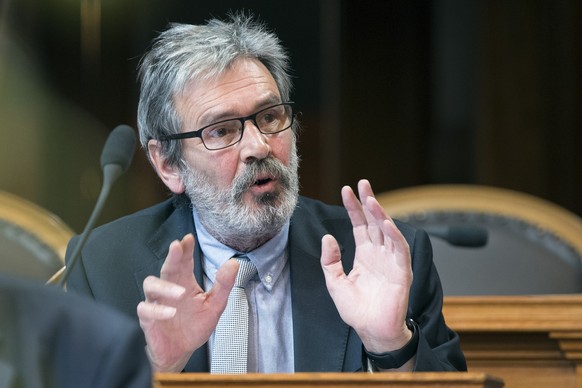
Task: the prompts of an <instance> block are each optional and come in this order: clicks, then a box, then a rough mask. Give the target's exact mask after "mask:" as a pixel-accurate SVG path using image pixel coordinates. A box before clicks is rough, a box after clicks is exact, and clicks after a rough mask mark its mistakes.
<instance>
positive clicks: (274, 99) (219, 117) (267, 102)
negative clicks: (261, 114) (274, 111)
mask: <svg viewBox="0 0 582 388" xmlns="http://www.w3.org/2000/svg"><path fill="white" fill-rule="evenodd" d="M281 103H282V101H281V97H279V96H277V95H270V96H268V97H267V98H265V99H264V100H262V101H260V102H259V103H257V104H256V105H255V107H254V109H253V112H257V111H260V110H261V109H264V108H267V107H269V106H271V105H276V104H281ZM237 117H241V116H240V114H239V113H238V112H234V111H222V112H220V113H218V114H213V113H208V114H204V115H202V116H201V117H200V120H199V122H200V123H205V124H200V125H201V126H206V125H211V124H212V123H217V122H220V121H224V120H229V119H235V118H237Z"/></svg>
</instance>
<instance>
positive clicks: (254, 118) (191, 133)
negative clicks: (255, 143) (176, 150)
mask: <svg viewBox="0 0 582 388" xmlns="http://www.w3.org/2000/svg"><path fill="white" fill-rule="evenodd" d="M293 104H294V102H293V101H289V102H282V103H280V104H275V105H270V106H268V107H266V108H263V109H261V110H259V111H258V112H255V113H253V114H251V115H248V116H245V117H234V118H232V119H226V120H220V121H217V122H215V123H212V124H209V125H206V126H204V127H202V128H200V129H198V130H196V131H188V132H181V133H175V134H172V135H165V136H162V137H160V139H159V140H161V141H170V140H180V139H192V138H195V137H199V138H200V140H201V141H202V144H203V145H204V147H205V148H206V149H207V150H209V151H217V150H222V149H225V148H228V147H231V146H233V145H235V144H236V143H238V142H240V141H241V139H242V137H243V135H244V132H245V122H247V121H248V120H251V121H252V122H253V124H254V125H255V127H256V128H257V129H258V130H259V132H261V133H262V134H264V135H274V134H276V133H280V132H283V131H285V130H287V129H289V128H291V127H292V126H293V122H294V121H295V115H294V114H293ZM277 106H286V107H289V109H290V110H291V117H290V118H291V122H290V123H289V125H288V126H286V127H284V128H282V129H280V130H278V131H276V132H263V131H262V130H261V128H259V125H258V124H257V116H258V115H260V114H261V113H263V112H264V111H266V110H269V109H272V108H275V107H277ZM233 120H238V121H240V123H241V127H242V129H241V132H240V137H239V139H238V140H237V141H235V142H234V143H232V144H229V145H227V146H224V147H220V148H208V146H207V145H206V143H204V139H203V138H202V132H203V131H204V130H205V129H206V128H209V127H213V126H215V125H217V124H220V123H225V122H228V121H233Z"/></svg>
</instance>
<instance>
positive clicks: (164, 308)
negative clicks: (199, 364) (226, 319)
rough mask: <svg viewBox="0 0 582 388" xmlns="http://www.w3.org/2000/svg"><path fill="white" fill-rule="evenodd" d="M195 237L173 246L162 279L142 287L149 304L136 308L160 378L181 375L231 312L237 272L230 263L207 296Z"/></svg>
mask: <svg viewBox="0 0 582 388" xmlns="http://www.w3.org/2000/svg"><path fill="white" fill-rule="evenodd" d="M193 252H194V236H193V235H192V234H187V235H186V236H184V238H183V239H182V240H181V241H178V240H176V241H174V242H172V243H171V244H170V247H169V250H168V255H167V256H166V260H165V261H164V264H163V266H162V270H161V273H160V277H159V278H158V277H155V276H148V277H147V278H146V279H145V280H144V282H143V289H144V294H145V301H143V302H140V303H139V304H138V306H137V315H138V317H139V324H140V326H141V328H142V330H143V332H144V334H145V338H146V343H147V353H148V356H149V359H150V362H151V364H152V368H153V370H154V371H155V372H180V371H182V370H183V368H184V366H185V365H186V363H187V362H188V360H189V359H190V356H191V355H192V353H193V352H194V351H195V350H196V349H198V348H199V347H200V346H202V345H203V344H204V343H206V342H207V341H208V338H209V337H210V335H211V334H212V332H213V331H214V329H215V328H216V325H217V324H218V319H219V318H220V315H221V314H222V312H223V311H224V309H225V308H226V303H227V301H228V295H229V294H230V290H231V289H232V287H233V285H234V281H235V279H236V275H237V272H238V263H237V261H236V260H228V261H227V262H226V263H225V264H224V265H223V266H222V267H221V268H220V269H219V270H218V272H217V274H216V281H215V283H214V286H213V287H212V289H211V290H210V291H208V292H204V290H203V289H202V287H200V285H199V284H198V282H197V281H196V278H195V277H194V259H193Z"/></svg>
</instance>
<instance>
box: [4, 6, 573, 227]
mask: <svg viewBox="0 0 582 388" xmlns="http://www.w3.org/2000/svg"><path fill="white" fill-rule="evenodd" d="M0 4H1V5H0V189H1V190H5V191H8V192H11V193H14V194H17V195H19V196H22V197H24V198H26V199H28V200H31V201H33V202H35V203H37V204H39V205H40V206H43V207H45V208H46V209H48V210H50V211H52V212H53V213H55V214H56V215H58V216H59V217H61V218H62V219H63V220H64V221H65V222H66V223H67V224H68V225H69V226H71V228H73V229H74V230H75V231H77V232H81V231H82V228H83V226H84V224H85V222H86V220H87V218H88V217H89V215H90V212H91V209H92V207H93V205H94V203H95V201H96V198H97V195H98V193H99V188H100V182H101V170H100V166H99V157H100V153H101V148H102V146H103V144H104V142H105V139H106V137H107V135H108V134H109V132H110V131H111V130H112V129H113V128H114V127H115V126H117V125H119V124H122V123H124V124H129V125H131V126H133V127H134V128H135V127H136V124H135V121H136V120H135V114H136V113H135V112H136V106H137V98H138V84H137V82H136V68H137V65H138V62H139V59H140V57H141V55H142V54H143V53H144V52H145V51H146V49H147V48H148V46H149V44H150V42H151V40H152V39H153V38H154V37H155V36H157V34H158V33H159V32H160V31H162V30H163V29H165V27H166V26H167V24H168V23H169V22H185V23H202V22H204V21H205V20H206V19H208V18H209V17H210V16H216V17H223V16H224V15H225V14H226V12H227V11H228V10H230V9H232V10H239V9H243V8H244V9H247V10H251V11H253V12H254V13H255V14H256V15H258V16H260V18H261V19H262V20H264V21H265V22H266V23H267V24H268V26H269V27H270V28H271V29H272V30H274V31H275V32H276V33H277V34H278V35H279V37H280V38H281V39H282V41H283V43H284V45H285V46H286V47H287V49H288V51H289V54H290V56H291V59H292V64H293V69H294V74H293V75H294V78H295V91H294V93H293V100H294V101H295V102H296V105H297V108H298V110H300V111H301V112H302V122H303V131H302V133H301V135H300V139H299V151H300V154H301V155H302V163H301V184H302V186H301V192H302V193H303V194H305V195H309V196H312V197H316V198H319V199H322V200H324V201H327V202H331V203H340V195H339V192H340V188H341V186H342V185H346V184H348V185H352V186H353V185H355V184H356V182H357V180H358V179H359V178H368V179H370V180H371V182H372V184H373V187H374V188H375V190H376V192H382V191H387V190H392V189H397V188H403V187H409V186H415V185H421V184H429V183H474V184H481V185H491V186H498V187H504V188H510V189H515V190H519V191H522V192H526V193H529V194H533V195H536V196H539V197H542V198H545V199H547V200H550V201H553V202H555V203H557V204H559V205H561V206H563V207H565V208H567V209H569V210H571V211H573V212H575V213H577V214H578V215H582V201H581V198H582V155H581V152H580V150H579V147H580V145H581V144H582V143H581V140H582V133H581V124H582V122H581V118H582V113H581V112H582V111H581V109H580V107H581V97H582V89H581V85H580V73H581V69H582V31H581V29H582V27H581V23H580V20H582V2H580V1H574V0H572V1H565V0H564V1H560V0H556V1H550V0H547V1H532V0H514V1H485V0H483V1H478V0H433V1H428V0H427V1H408V0H392V1H389V0H366V1H361V0H294V1H273V0H246V1H244V2H242V1H222V0H196V1H192V0H147V1H138V0H123V1H120V0H0ZM167 196H168V192H167V191H166V190H165V188H164V186H163V185H162V184H161V183H160V182H159V180H158V179H157V177H156V176H155V174H154V173H153V171H152V169H151V168H150V166H149V164H148V162H147V160H146V158H145V154H144V153H143V151H141V150H138V152H137V154H136V157H135V159H134V162H133V164H132V166H131V167H130V170H129V171H128V172H127V173H126V175H124V176H123V177H122V178H121V179H120V181H119V182H117V183H116V186H115V187H114V189H113V191H112V193H111V197H110V198H109V201H108V203H107V205H106V209H105V211H104V213H103V215H102V217H101V219H100V220H99V223H103V222H106V221H109V220H111V219H113V218H117V217H119V216H121V215H124V214H128V213H131V212H134V211H136V210H138V209H141V208H143V207H146V206H149V205H151V204H153V203H155V202H157V201H159V200H161V199H163V198H165V197H167Z"/></svg>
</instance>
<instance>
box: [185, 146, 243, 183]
mask: <svg viewBox="0 0 582 388" xmlns="http://www.w3.org/2000/svg"><path fill="white" fill-rule="evenodd" d="M215 152H216V154H214V153H213V154H211V155H205V157H199V158H197V159H196V160H195V161H193V162H192V164H191V165H192V166H193V167H194V168H197V169H198V171H201V172H202V173H203V174H204V175H206V177H207V178H208V180H209V181H210V182H213V183H214V184H215V185H217V186H218V187H221V188H225V187H230V185H231V183H232V181H233V179H234V177H235V175H236V172H237V168H238V158H237V157H236V155H234V153H221V152H220V151H215Z"/></svg>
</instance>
